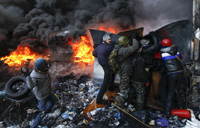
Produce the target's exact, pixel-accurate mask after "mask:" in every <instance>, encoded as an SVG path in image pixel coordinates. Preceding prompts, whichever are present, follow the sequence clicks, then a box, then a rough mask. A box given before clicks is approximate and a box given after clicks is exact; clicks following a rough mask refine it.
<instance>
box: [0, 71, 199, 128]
mask: <svg viewBox="0 0 200 128" xmlns="http://www.w3.org/2000/svg"><path fill="white" fill-rule="evenodd" d="M53 87H54V88H53V92H54V94H55V96H56V97H57V98H58V99H59V103H58V104H56V105H55V106H54V108H53V109H52V111H51V113H48V114H46V115H45V116H44V117H43V120H42V123H41V125H40V127H42V128H45V127H49V128H50V127H54V128H71V127H78V128H85V127H88V128H100V127H119V128H129V127H137V128H140V127H141V128H145V127H170V128H175V127H185V128H197V127H198V125H199V124H200V121H199V120H197V119H196V118H195V116H194V113H192V112H193V111H192V110H191V113H190V115H191V116H190V117H189V118H188V119H187V118H185V119H182V118H180V116H175V115H174V116H171V118H170V119H169V120H167V119H166V118H165V116H164V114H162V112H161V111H159V110H153V109H150V108H149V109H148V110H144V111H135V109H134V106H130V105H129V106H128V107H127V108H128V109H126V110H121V109H120V108H118V107H117V106H116V105H114V104H108V105H106V106H105V107H103V108H96V109H94V110H92V111H88V112H87V113H86V114H83V111H84V109H85V108H86V107H87V106H88V105H90V103H91V102H92V101H93V100H94V99H95V98H96V96H97V94H98V91H99V88H100V85H93V83H92V81H91V80H90V78H89V77H88V76H84V75H83V76H81V77H79V78H77V77H75V76H73V74H71V75H68V76H66V77H61V78H58V79H57V81H56V82H54V84H53ZM30 95H32V94H30ZM0 102H1V110H2V109H3V110H2V112H3V111H5V109H6V108H7V107H8V106H9V104H10V103H11V102H14V101H10V100H9V99H7V98H1V100H0ZM3 106H4V107H3ZM38 112H39V110H38V107H37V100H36V99H35V97H33V98H32V99H31V100H28V101H26V102H25V103H21V102H20V104H16V102H15V104H14V105H13V106H12V108H11V109H9V111H8V112H7V113H6V114H4V115H3V118H2V119H1V122H0V128H3V127H7V128H27V127H30V125H31V124H32V123H33V121H34V119H35V116H36V115H37V114H38ZM1 115H2V114H1Z"/></svg>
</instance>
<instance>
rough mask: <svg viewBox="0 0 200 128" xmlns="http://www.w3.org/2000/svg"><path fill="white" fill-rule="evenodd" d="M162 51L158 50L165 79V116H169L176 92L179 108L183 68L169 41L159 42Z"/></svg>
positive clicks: (179, 56) (177, 53)
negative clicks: (164, 71)
mask: <svg viewBox="0 0 200 128" xmlns="http://www.w3.org/2000/svg"><path fill="white" fill-rule="evenodd" d="M161 46H162V49H161V50H160V52H161V56H162V61H163V63H164V68H165V70H166V78H167V99H166V105H165V110H166V115H167V117H169V116H170V110H171V106H172V102H173V98H174V94H175V91H176V92H177V100H178V105H179V107H181V104H182V103H181V102H182V101H181V97H180V96H181V95H180V94H179V93H180V91H181V88H180V87H181V81H182V77H183V72H184V68H183V65H182V62H181V60H180V59H181V55H180V53H179V52H178V50H177V48H176V47H172V43H171V40H169V39H163V40H161Z"/></svg>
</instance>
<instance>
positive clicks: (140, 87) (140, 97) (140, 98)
mask: <svg viewBox="0 0 200 128" xmlns="http://www.w3.org/2000/svg"><path fill="white" fill-rule="evenodd" d="M133 86H134V88H135V92H136V95H137V98H136V110H142V109H143V108H144V102H145V101H144V100H145V85H144V83H142V82H133Z"/></svg>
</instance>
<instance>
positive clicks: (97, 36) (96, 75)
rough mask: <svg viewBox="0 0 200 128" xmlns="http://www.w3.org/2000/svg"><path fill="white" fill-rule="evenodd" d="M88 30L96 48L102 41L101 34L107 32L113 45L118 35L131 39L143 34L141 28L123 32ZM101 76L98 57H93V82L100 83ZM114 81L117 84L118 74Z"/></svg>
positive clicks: (101, 80) (102, 73) (102, 74)
mask: <svg viewBox="0 0 200 128" xmlns="http://www.w3.org/2000/svg"><path fill="white" fill-rule="evenodd" d="M89 31H90V34H91V36H92V40H93V44H94V45H93V47H94V48H96V47H97V46H98V45H99V44H100V43H101V42H102V41H103V40H102V38H103V35H105V34H109V35H110V36H111V44H112V45H113V46H114V45H115V44H117V43H118V38H119V37H120V36H127V37H128V38H129V39H130V40H132V39H133V38H141V37H142V35H143V28H138V29H133V30H129V31H123V32H119V33H118V34H114V33H110V32H106V31H101V30H95V29H89ZM103 76H104V72H103V68H102V67H101V66H100V64H99V63H98V59H97V58H95V62H94V72H93V83H94V84H100V85H101V84H102V82H103ZM115 83H117V84H118V83H119V76H116V79H115Z"/></svg>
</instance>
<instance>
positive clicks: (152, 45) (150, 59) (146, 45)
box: [140, 32, 160, 104]
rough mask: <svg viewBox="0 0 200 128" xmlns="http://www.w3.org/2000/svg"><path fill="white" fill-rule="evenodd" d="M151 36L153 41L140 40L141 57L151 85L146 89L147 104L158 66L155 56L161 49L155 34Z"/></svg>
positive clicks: (151, 33)
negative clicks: (154, 73) (153, 76)
mask: <svg viewBox="0 0 200 128" xmlns="http://www.w3.org/2000/svg"><path fill="white" fill-rule="evenodd" d="M149 35H150V37H151V40H150V39H142V40H140V43H141V45H142V51H141V53H140V55H141V56H142V57H143V58H144V61H145V70H146V71H147V74H148V81H149V84H146V87H145V104H147V98H148V96H149V93H150V89H151V86H153V84H152V71H154V69H155V66H156V59H155V57H154V55H155V53H157V52H158V51H159V49H160V47H159V43H158V41H157V38H156V36H155V35H154V34H153V32H150V33H149Z"/></svg>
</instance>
